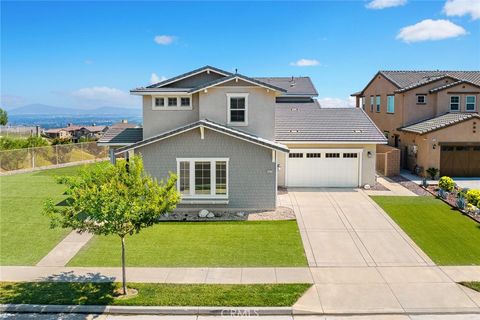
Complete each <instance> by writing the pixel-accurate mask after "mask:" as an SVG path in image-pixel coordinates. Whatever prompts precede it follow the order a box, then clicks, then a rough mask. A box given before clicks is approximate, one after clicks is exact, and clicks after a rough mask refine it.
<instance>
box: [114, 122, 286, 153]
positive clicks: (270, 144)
mask: <svg viewBox="0 0 480 320" xmlns="http://www.w3.org/2000/svg"><path fill="white" fill-rule="evenodd" d="M200 127H204V128H207V129H210V130H213V131H216V132H220V133H223V134H226V135H229V136H232V137H235V138H238V139H241V140H244V141H247V142H251V143H254V144H257V145H260V146H262V147H265V148H269V149H273V150H278V151H281V152H289V149H288V148H287V147H286V146H284V145H283V144H280V143H276V142H274V141H270V140H267V139H264V138H261V137H258V136H255V135H253V134H250V133H247V132H244V131H241V130H238V129H234V128H230V127H226V126H224V125H221V124H218V123H216V122H213V121H210V120H208V119H203V120H199V121H196V122H193V123H190V124H187V125H185V126H182V127H179V128H176V129H173V130H170V131H167V132H164V133H161V134H158V135H155V136H153V137H150V138H147V139H145V140H142V141H138V142H136V143H134V144H131V145H129V146H125V147H122V148H118V149H117V150H115V154H119V153H122V152H125V151H128V150H132V149H136V148H139V147H143V146H146V145H149V144H151V143H155V142H158V141H161V140H163V139H168V138H170V137H172V136H175V135H177V134H181V133H184V132H186V131H190V130H193V129H196V128H200Z"/></svg>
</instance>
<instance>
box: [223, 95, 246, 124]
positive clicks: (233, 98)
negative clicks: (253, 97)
mask: <svg viewBox="0 0 480 320" xmlns="http://www.w3.org/2000/svg"><path fill="white" fill-rule="evenodd" d="M227 103H228V124H231V125H236V126H246V125H248V93H227Z"/></svg>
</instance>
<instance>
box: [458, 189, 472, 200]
mask: <svg viewBox="0 0 480 320" xmlns="http://www.w3.org/2000/svg"><path fill="white" fill-rule="evenodd" d="M468 190H470V189H469V188H462V189H460V191H458V193H457V197H458V198H466V197H467V192H468Z"/></svg>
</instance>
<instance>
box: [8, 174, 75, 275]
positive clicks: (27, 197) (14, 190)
mask: <svg viewBox="0 0 480 320" xmlns="http://www.w3.org/2000/svg"><path fill="white" fill-rule="evenodd" d="M80 168H82V166H75V167H65V168H59V169H51V170H43V171H36V172H31V173H22V174H15V175H11V176H1V177H0V213H1V214H0V265H4V266H5V265H35V264H36V263H37V262H38V261H40V260H41V259H42V258H43V256H45V255H46V254H47V253H48V252H49V251H50V250H51V249H53V247H55V245H56V244H57V243H58V242H59V241H60V240H62V239H63V237H64V236H65V235H67V234H68V233H69V230H62V229H55V230H51V229H50V221H49V219H48V218H46V217H44V216H43V215H42V213H41V212H42V208H43V202H44V200H45V199H47V198H48V197H51V198H53V199H54V201H58V202H60V201H61V200H62V199H63V198H64V195H63V193H64V190H65V186H64V185H59V184H57V183H56V182H55V179H54V177H55V176H57V175H74V174H76V173H77V172H78V170H79V169H80Z"/></svg>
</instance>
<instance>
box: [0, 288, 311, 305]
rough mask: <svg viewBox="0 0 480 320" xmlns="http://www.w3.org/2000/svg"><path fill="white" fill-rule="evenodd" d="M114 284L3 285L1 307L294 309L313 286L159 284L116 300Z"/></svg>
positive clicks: (0, 293) (0, 296)
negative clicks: (126, 297) (250, 307)
mask: <svg viewBox="0 0 480 320" xmlns="http://www.w3.org/2000/svg"><path fill="white" fill-rule="evenodd" d="M120 286H121V285H120V284H119V283H113V282H97V283H92V282H16V283H13V282H0V304H56V305H126V306H229V307H240V306H252V307H273V306H277V307H279V306H292V305H293V304H294V303H295V302H296V301H297V300H298V299H299V298H300V297H301V296H302V295H303V293H305V291H306V290H307V289H308V288H309V287H310V286H311V285H310V284H251V285H241V284H232V285H223V284H220V285H217V284H160V283H128V287H129V288H134V289H137V290H138V295H137V296H135V297H132V298H129V299H115V295H114V291H115V290H116V289H118V288H119V287H120Z"/></svg>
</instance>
